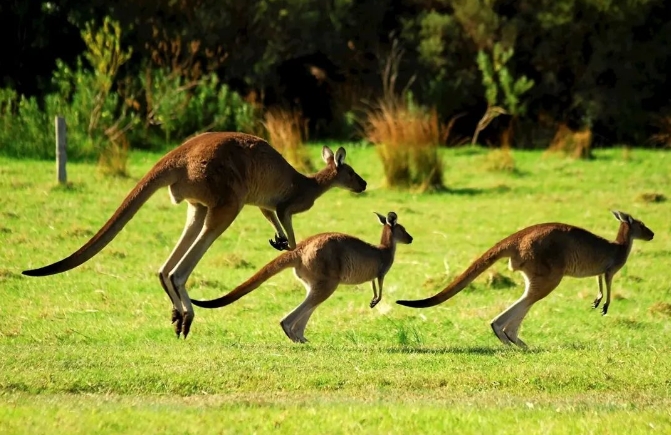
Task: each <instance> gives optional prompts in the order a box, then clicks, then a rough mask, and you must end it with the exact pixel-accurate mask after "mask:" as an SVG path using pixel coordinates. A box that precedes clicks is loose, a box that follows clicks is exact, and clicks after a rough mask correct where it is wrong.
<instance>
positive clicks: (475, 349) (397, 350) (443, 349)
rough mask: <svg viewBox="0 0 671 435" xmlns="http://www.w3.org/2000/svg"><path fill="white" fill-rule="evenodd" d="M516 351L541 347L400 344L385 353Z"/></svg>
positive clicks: (526, 350) (473, 353)
mask: <svg viewBox="0 0 671 435" xmlns="http://www.w3.org/2000/svg"><path fill="white" fill-rule="evenodd" d="M511 351H518V352H523V353H539V352H541V351H542V349H522V348H518V347H502V346H500V347H499V346H494V347H484V346H473V347H437V348H433V347H412V346H402V347H390V348H387V349H386V352H387V353H397V354H404V353H405V354H413V353H414V354H429V355H430V354H435V355H444V354H466V355H497V354H501V353H506V352H511Z"/></svg>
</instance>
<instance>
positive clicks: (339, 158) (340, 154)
mask: <svg viewBox="0 0 671 435" xmlns="http://www.w3.org/2000/svg"><path fill="white" fill-rule="evenodd" d="M346 155H347V153H346V152H345V148H343V147H340V148H338V151H336V154H335V164H336V167H338V166H340V165H342V164H343V163H345V156H346Z"/></svg>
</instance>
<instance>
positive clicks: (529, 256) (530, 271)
mask: <svg viewBox="0 0 671 435" xmlns="http://www.w3.org/2000/svg"><path fill="white" fill-rule="evenodd" d="M613 214H614V215H615V217H616V218H617V219H618V220H619V221H620V228H619V231H618V234H617V237H616V239H615V241H613V242H609V241H608V240H606V239H604V238H602V237H599V236H597V235H595V234H593V233H591V232H589V231H587V230H583V229H582V228H578V227H574V226H571V225H566V224H560V223H547V224H540V225H534V226H531V227H528V228H525V229H523V230H521V231H518V232H516V233H514V234H512V235H510V236H508V237H506V238H505V239H503V240H501V241H500V242H498V243H497V244H496V245H494V246H493V247H492V248H491V249H489V250H488V251H487V252H485V253H484V254H483V255H482V256H481V257H480V258H478V259H477V260H475V261H474V262H473V264H471V265H470V267H469V268H468V269H466V271H465V272H464V273H462V274H461V275H460V276H459V277H458V278H456V279H455V280H454V281H452V282H451V283H450V284H449V285H448V286H447V287H446V288H445V289H444V290H442V291H441V292H440V293H438V294H436V295H434V296H432V297H430V298H427V299H422V300H414V301H396V303H398V304H400V305H405V306H408V307H413V308H426V307H432V306H434V305H438V304H440V303H442V302H445V301H446V300H448V299H450V298H451V297H452V296H454V295H456V294H457V293H459V292H460V291H461V290H463V289H464V288H465V287H466V286H467V285H468V284H470V283H471V282H472V281H473V280H474V279H475V278H476V277H478V275H480V274H481V273H482V272H484V271H485V270H487V269H488V268H489V267H490V266H491V265H492V264H494V263H495V262H496V261H497V260H499V259H501V258H509V259H510V260H509V267H510V269H511V270H513V271H520V272H521V273H522V275H523V276H524V280H525V282H526V288H525V290H524V294H523V295H522V297H521V298H520V299H519V300H518V301H516V302H515V303H514V304H513V305H512V306H510V307H509V308H508V309H507V310H505V311H504V312H503V313H501V314H499V316H497V317H496V318H495V319H494V320H493V321H492V322H491V326H492V330H493V331H494V333H495V334H496V336H497V337H498V338H499V340H501V342H503V343H504V344H510V343H515V344H517V345H518V346H526V345H525V344H524V342H523V341H522V340H520V339H519V338H518V336H517V333H518V329H519V326H520V324H521V323H522V320H523V319H524V316H525V315H526V314H527V312H528V311H529V309H531V306H532V305H533V304H534V303H536V302H538V301H539V300H541V299H543V298H544V297H546V296H547V295H548V294H550V292H551V291H552V290H554V289H555V288H556V287H557V286H558V285H559V283H560V282H561V280H562V278H563V277H564V276H572V277H579V278H582V277H588V276H597V277H598V283H599V293H598V294H597V297H596V299H595V300H594V303H593V305H592V306H593V307H594V308H596V307H598V306H599V303H600V302H601V299H602V298H603V293H602V277H603V278H605V280H606V302H605V303H604V305H603V310H602V312H603V314H606V313H607V312H608V306H609V305H610V289H611V282H612V280H613V276H614V275H615V273H617V271H618V270H620V268H622V266H624V264H625V263H626V261H627V257H628V256H629V252H630V251H631V246H632V243H633V241H634V239H641V240H652V238H653V237H654V234H653V232H652V231H650V230H649V229H648V228H647V227H646V226H645V224H643V222H641V221H638V220H636V219H634V218H632V217H631V216H629V215H627V214H626V213H621V212H613Z"/></svg>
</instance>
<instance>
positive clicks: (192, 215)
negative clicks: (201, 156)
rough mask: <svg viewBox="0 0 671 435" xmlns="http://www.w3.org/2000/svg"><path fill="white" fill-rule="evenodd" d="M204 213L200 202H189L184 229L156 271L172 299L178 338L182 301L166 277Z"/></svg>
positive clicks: (190, 241) (185, 249)
mask: <svg viewBox="0 0 671 435" xmlns="http://www.w3.org/2000/svg"><path fill="white" fill-rule="evenodd" d="M206 214H207V207H205V206H203V205H200V204H191V203H189V205H188V208H187V211H186V224H185V225H184V231H182V235H181V237H180V238H179V241H178V242H177V244H176V245H175V247H174V248H173V250H172V252H171V253H170V255H169V256H168V259H167V260H166V261H165V263H163V265H162V266H161V268H160V269H159V271H158V279H159V281H160V282H161V287H163V290H164V291H165V292H166V294H167V295H168V297H169V298H170V300H171V301H172V323H173V324H174V325H175V333H176V334H177V338H179V335H180V333H181V332H182V321H183V316H182V302H181V298H180V296H179V293H178V291H177V289H176V288H175V287H173V285H172V282H171V281H170V279H169V278H168V274H169V273H170V271H171V270H172V269H173V268H174V267H175V265H176V264H177V262H178V261H179V260H180V259H181V258H182V257H183V256H184V254H185V253H186V251H187V250H188V249H189V247H190V246H191V245H192V244H193V242H194V240H196V237H197V236H198V234H199V233H200V231H201V230H202V228H203V224H204V222H205V215H206Z"/></svg>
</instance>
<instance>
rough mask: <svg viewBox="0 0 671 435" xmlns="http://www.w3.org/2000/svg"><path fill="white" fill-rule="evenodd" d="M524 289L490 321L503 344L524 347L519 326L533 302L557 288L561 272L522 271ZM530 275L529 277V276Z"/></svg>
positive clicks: (561, 275)
mask: <svg viewBox="0 0 671 435" xmlns="http://www.w3.org/2000/svg"><path fill="white" fill-rule="evenodd" d="M523 276H524V281H525V289H524V294H523V295H522V297H521V298H520V299H518V300H517V301H515V303H513V304H512V305H511V306H510V307H509V308H508V309H507V310H505V311H504V312H503V313H501V314H499V315H498V316H497V317H496V318H495V319H494V320H493V321H492V323H491V326H492V330H493V331H494V333H495V334H496V336H497V337H498V338H499V340H501V342H503V343H504V344H510V343H513V344H515V345H517V346H519V347H526V343H524V342H523V341H522V340H521V339H520V338H519V337H518V333H519V327H520V325H521V323H522V320H524V317H525V316H526V315H527V313H528V312H529V310H530V309H531V307H532V306H533V304H535V303H536V302H538V301H539V300H541V299H543V298H544V297H545V296H547V295H548V294H550V292H551V291H552V290H554V289H555V288H557V286H558V285H559V283H560V282H561V279H562V277H563V274H561V273H559V272H555V273H550V274H548V275H544V276H538V275H530V274H527V273H524V272H523ZM530 276H531V277H530Z"/></svg>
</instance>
